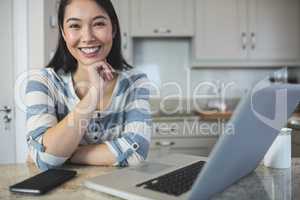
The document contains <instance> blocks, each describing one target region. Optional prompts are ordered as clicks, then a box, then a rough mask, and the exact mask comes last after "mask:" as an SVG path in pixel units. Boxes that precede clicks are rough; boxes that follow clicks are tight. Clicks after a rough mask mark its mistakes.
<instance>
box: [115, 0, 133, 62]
mask: <svg viewBox="0 0 300 200" xmlns="http://www.w3.org/2000/svg"><path fill="white" fill-rule="evenodd" d="M112 3H113V5H114V8H115V10H116V13H117V15H118V18H119V23H120V29H121V41H122V53H123V56H124V58H125V60H126V61H127V62H129V63H132V40H131V35H130V32H129V1H128V0H112Z"/></svg>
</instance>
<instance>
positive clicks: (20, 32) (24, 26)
mask: <svg viewBox="0 0 300 200" xmlns="http://www.w3.org/2000/svg"><path fill="white" fill-rule="evenodd" d="M27 6H28V2H27V0H14V1H13V18H14V21H13V24H14V26H13V27H14V31H13V32H14V33H13V38H14V61H15V80H16V81H17V80H18V79H19V78H20V77H21V76H22V75H23V74H24V72H26V71H27V69H28V17H27V16H28V7H27ZM23 85H24V84H23ZM21 89H22V88H20V87H19V86H18V85H16V88H15V100H16V99H19V100H20V92H21ZM15 103H16V113H15V115H16V116H15V130H16V162H18V163H22V162H25V160H26V157H27V144H26V133H25V111H24V107H22V106H21V105H20V103H22V102H15Z"/></svg>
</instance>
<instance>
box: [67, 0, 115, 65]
mask: <svg viewBox="0 0 300 200" xmlns="http://www.w3.org/2000/svg"><path fill="white" fill-rule="evenodd" d="M62 31H63V37H64V39H65V42H66V44H67V47H68V49H69V51H70V53H71V54H72V56H73V57H74V58H75V59H76V60H77V61H78V63H79V65H90V64H93V63H95V62H98V61H102V60H105V59H106V57H107V56H108V54H109V52H110V50H111V47H112V43H113V28H112V23H111V20H110V18H109V16H108V14H107V13H106V11H105V10H104V9H103V8H102V7H100V6H99V5H98V4H97V3H96V2H95V1H94V0H72V1H71V3H70V4H69V5H67V7H66V10H65V16H64V24H63V30H62Z"/></svg>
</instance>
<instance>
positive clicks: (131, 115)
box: [105, 74, 152, 167]
mask: <svg viewBox="0 0 300 200" xmlns="http://www.w3.org/2000/svg"><path fill="white" fill-rule="evenodd" d="M149 83H150V82H149V80H148V79H147V76H146V75H145V74H143V76H141V78H139V79H138V80H136V81H135V82H134V83H133V87H130V91H129V93H128V95H127V98H126V105H125V110H124V117H125V124H124V130H123V132H122V134H121V137H119V138H116V139H114V140H112V141H106V142H105V143H106V145H107V146H108V147H109V149H110V150H111V151H112V152H113V153H114V154H115V156H116V158H117V163H115V165H118V166H120V167H125V166H129V165H136V164H138V163H140V162H141V161H144V160H145V159H146V158H147V155H148V151H149V146H150V141H151V125H152V118H151V112H150V104H149V96H150V89H149V88H150V85H149Z"/></svg>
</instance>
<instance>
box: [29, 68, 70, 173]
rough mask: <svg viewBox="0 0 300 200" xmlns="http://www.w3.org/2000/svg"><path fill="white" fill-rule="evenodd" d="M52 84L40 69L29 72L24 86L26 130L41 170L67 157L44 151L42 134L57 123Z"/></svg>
mask: <svg viewBox="0 0 300 200" xmlns="http://www.w3.org/2000/svg"><path fill="white" fill-rule="evenodd" d="M53 94H54V93H53V86H52V85H51V81H50V80H49V79H47V76H45V74H44V73H42V71H40V72H38V73H34V74H30V76H29V79H28V82H27V86H26V95H25V101H26V129H27V130H26V132H27V137H26V139H27V144H28V147H29V153H30V156H31V158H32V160H33V161H34V162H35V164H36V165H37V167H38V168H39V169H41V170H47V169H49V168H54V167H57V166H59V165H62V164H63V163H64V162H65V161H66V160H67V159H68V158H65V157H58V156H54V155H51V154H48V153H46V152H45V147H44V145H43V134H44V133H45V132H46V131H47V130H48V129H49V128H51V127H53V126H54V125H56V124H57V117H56V110H55V102H54V101H55V99H54V95H53Z"/></svg>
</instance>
